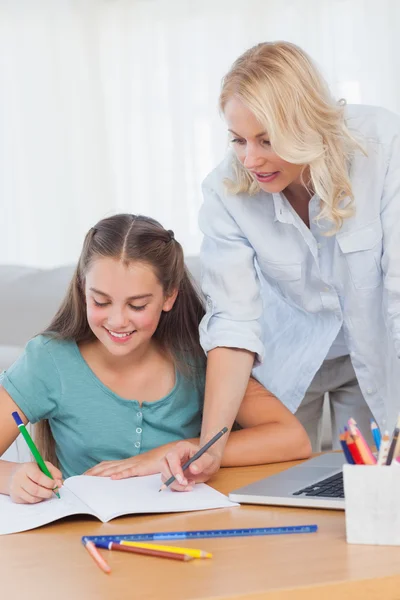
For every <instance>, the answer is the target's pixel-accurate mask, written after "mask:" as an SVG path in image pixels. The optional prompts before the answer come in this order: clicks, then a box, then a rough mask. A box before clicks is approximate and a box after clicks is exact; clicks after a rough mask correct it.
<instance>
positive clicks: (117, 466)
mask: <svg viewBox="0 0 400 600" xmlns="http://www.w3.org/2000/svg"><path fill="white" fill-rule="evenodd" d="M161 457H162V453H160V449H159V448H156V449H155V450H150V451H149V452H145V453H144V454H138V455H137V456H132V457H131V458H125V459H124V460H105V461H103V462H101V463H99V464H98V465H96V466H95V467H92V468H91V469H89V470H88V471H86V473H84V474H85V475H92V476H94V477H111V479H126V478H127V477H139V476H140V475H153V474H154V473H160V470H161V469H160V460H161Z"/></svg>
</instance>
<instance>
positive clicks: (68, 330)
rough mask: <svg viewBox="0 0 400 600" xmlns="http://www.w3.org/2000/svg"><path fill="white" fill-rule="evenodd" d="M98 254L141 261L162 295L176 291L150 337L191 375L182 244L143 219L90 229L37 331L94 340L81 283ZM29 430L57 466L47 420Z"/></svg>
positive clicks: (194, 365)
mask: <svg viewBox="0 0 400 600" xmlns="http://www.w3.org/2000/svg"><path fill="white" fill-rule="evenodd" d="M99 258H114V259H117V260H120V261H122V262H123V263H124V264H126V265H128V264H129V263H130V262H132V261H140V262H143V263H147V264H149V265H150V266H151V267H152V268H153V270H154V273H155V275H156V277H157V278H158V280H159V282H160V283H161V285H162V287H163V290H164V294H165V295H166V296H168V295H171V294H172V293H173V292H174V290H178V295H177V298H176V300H175V303H174V306H173V308H172V309H171V310H170V311H169V312H163V313H161V317H160V321H159V323H158V326H157V329H156V331H155V333H154V339H156V340H157V342H158V343H159V345H160V346H161V347H162V349H163V350H164V351H165V352H166V353H168V354H169V355H170V356H171V357H172V359H173V360H174V362H175V364H176V365H177V368H178V369H179V370H180V371H181V372H183V373H184V374H185V375H187V376H191V377H194V378H195V379H196V378H197V375H198V374H199V373H200V372H201V371H202V369H203V368H204V363H205V355H204V352H203V350H202V348H201V346H200V340H199V333H198V327H199V323H200V321H201V319H202V317H203V315H204V308H203V304H202V302H201V300H200V296H199V294H198V292H197V291H196V289H195V287H194V285H193V283H192V280H191V277H190V275H189V273H188V270H187V268H186V266H185V262H184V256H183V250H182V246H181V245H180V244H179V242H177V241H176V239H175V237H174V234H173V232H172V231H170V230H166V229H164V227H162V225H160V223H158V222H157V221H155V220H154V219H150V218H149V217H144V216H140V215H139V216H136V215H130V214H119V215H114V216H112V217H108V218H106V219H103V220H101V221H99V223H97V225H95V226H94V227H92V229H90V231H89V232H88V233H87V235H86V237H85V241H84V243H83V248H82V252H81V256H80V258H79V262H78V265H77V267H76V269H75V272H74V275H73V277H72V280H71V282H70V284H69V288H68V290H67V293H66V296H65V298H64V300H63V302H62V304H61V306H60V308H59V310H58V312H57V314H56V315H55V317H54V318H53V320H52V321H51V323H50V325H49V326H48V327H47V329H46V330H45V331H44V332H43V334H44V335H49V336H52V337H55V338H58V339H62V340H74V341H75V342H76V343H78V344H79V343H81V342H87V341H90V340H94V339H95V335H94V333H93V332H92V330H91V329H90V327H89V324H88V321H87V317H86V302H85V294H84V285H85V277H86V274H87V272H88V270H89V269H90V267H91V265H92V263H93V262H94V261H95V260H96V259H99ZM35 428H36V433H35V436H36V439H37V443H38V447H39V451H40V452H41V453H42V455H43V456H45V457H46V460H50V461H51V462H53V464H57V457H56V455H55V448H54V440H53V436H52V435H51V430H50V426H49V423H48V421H47V420H45V421H41V422H39V423H38V424H37V425H36V426H35Z"/></svg>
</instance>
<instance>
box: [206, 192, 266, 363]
mask: <svg viewBox="0 0 400 600" xmlns="http://www.w3.org/2000/svg"><path fill="white" fill-rule="evenodd" d="M203 194H204V203H203V205H202V207H201V209H200V216H199V224H200V229H201V230H202V232H203V234H204V239H203V243H202V247H201V252H200V259H201V267H202V290H203V292H204V294H205V297H206V315H205V316H204V318H203V320H202V321H201V324H200V341H201V344H202V347H203V349H204V351H205V352H208V351H209V350H212V349H213V348H217V347H221V346H224V347H228V348H242V349H245V350H249V351H251V352H254V353H256V360H257V362H261V361H262V359H263V355H264V346H263V343H262V341H261V339H260V338H261V335H260V334H261V326H260V317H261V314H262V299H261V295H260V282H259V279H258V275H257V271H256V268H255V266H254V256H255V252H254V249H253V248H252V247H251V245H250V243H249V242H248V240H247V239H246V237H245V235H244V234H243V233H242V231H241V230H240V228H239V227H238V225H237V223H236V222H235V220H234V218H233V217H232V215H231V214H229V212H228V210H227V208H226V206H224V204H223V202H222V200H221V198H220V196H219V195H218V193H217V192H216V191H215V190H214V189H212V187H210V186H209V185H207V184H206V183H205V184H204V185H203Z"/></svg>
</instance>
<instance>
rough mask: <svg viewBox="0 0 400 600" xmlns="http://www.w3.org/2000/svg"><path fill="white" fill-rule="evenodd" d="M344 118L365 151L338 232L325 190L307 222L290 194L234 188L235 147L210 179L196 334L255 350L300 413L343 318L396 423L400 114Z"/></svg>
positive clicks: (372, 395)
mask: <svg viewBox="0 0 400 600" xmlns="http://www.w3.org/2000/svg"><path fill="white" fill-rule="evenodd" d="M346 120H347V125H348V127H349V129H350V131H351V132H352V133H353V134H355V135H356V136H357V138H358V140H359V141H360V142H361V144H362V145H363V147H364V148H365V150H366V152H367V156H364V155H363V154H362V152H360V151H356V153H355V155H354V157H353V158H352V161H351V165H350V177H351V182H352V188H353V193H354V196H355V207H356V212H355V214H354V216H352V217H350V218H348V219H346V220H345V221H344V223H343V225H342V227H341V229H340V230H339V232H338V233H337V234H336V235H334V236H333V237H331V238H329V237H326V236H323V235H321V233H322V232H323V231H324V230H327V229H330V228H331V224H330V223H328V222H327V221H322V222H320V223H319V225H317V224H315V223H313V218H314V217H315V216H316V215H317V214H318V212H319V200H318V198H317V197H314V198H313V199H312V200H311V201H310V205H309V211H310V223H311V225H310V229H309V228H308V227H307V226H306V225H305V223H304V222H303V221H302V219H301V218H300V217H299V216H298V214H297V213H296V211H295V210H294V209H293V208H292V207H291V205H290V203H289V202H288V201H287V200H286V198H285V197H284V195H283V194H269V193H267V192H264V191H259V192H258V193H257V194H256V195H254V196H249V195H247V194H237V195H231V194H229V193H228V192H227V190H226V188H225V186H224V180H225V179H226V178H230V179H234V174H233V170H232V153H231V152H228V155H227V157H226V159H225V160H224V161H223V162H222V163H221V164H220V165H219V166H218V167H217V168H216V169H215V170H214V171H213V172H212V173H211V174H210V175H209V176H208V177H207V178H206V180H205V182H204V184H203V191H204V203H203V206H202V208H201V211H200V227H201V229H202V231H203V233H204V241H203V244H202V249H201V261H202V289H203V291H204V293H205V295H206V298H207V313H206V315H205V317H204V319H203V320H202V322H201V325H200V336H201V342H202V345H203V348H204V349H205V351H209V350H211V349H212V348H215V347H218V346H227V347H231V348H244V349H247V350H250V351H253V352H255V353H256V354H257V356H258V362H257V364H256V366H255V368H254V372H253V374H254V375H255V377H257V379H259V380H260V381H261V383H263V385H264V386H265V387H267V388H268V389H270V390H271V391H272V392H273V393H274V394H275V395H276V396H277V397H278V398H280V399H281V400H282V402H284V403H285V404H286V406H287V407H288V408H289V409H291V410H292V411H293V412H294V411H295V410H296V409H297V408H298V406H299V404H300V402H301V400H302V399H303V397H304V395H305V393H306V391H307V388H308V386H309V385H310V383H311V380H312V379H313V377H314V375H315V373H316V372H317V370H318V369H319V367H320V366H321V364H322V362H323V361H324V359H325V358H326V356H327V354H328V351H329V349H330V348H331V346H332V343H333V342H334V340H336V338H337V336H338V334H339V332H340V330H341V328H342V332H341V335H343V337H344V343H345V346H346V347H347V349H348V353H349V354H350V357H351V360H352V363H353V366H354V369H355V372H356V375H357V379H358V381H359V384H360V388H361V391H362V393H363V395H364V396H365V399H366V401H367V403H368V405H369V407H370V408H371V410H372V412H373V414H374V416H375V418H376V419H377V421H378V424H379V425H380V427H384V428H389V429H390V428H391V427H392V426H393V424H394V422H395V420H396V418H397V413H398V412H399V410H400V362H399V358H400V117H398V116H397V115H394V114H393V113H391V112H389V111H387V110H385V109H382V108H376V107H368V106H347V107H346ZM320 227H322V229H320ZM340 337H341V336H339V338H338V339H339V340H340Z"/></svg>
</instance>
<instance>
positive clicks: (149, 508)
mask: <svg viewBox="0 0 400 600" xmlns="http://www.w3.org/2000/svg"><path fill="white" fill-rule="evenodd" d="M67 485H68V489H69V490H71V491H72V492H73V493H74V494H76V495H77V496H78V497H79V498H80V499H81V500H82V501H83V502H85V504H87V505H88V506H90V508H91V509H92V510H93V514H95V515H96V516H97V517H99V518H100V519H101V520H102V521H109V520H110V519H113V518H114V517H117V516H119V515H125V514H131V513H163V512H185V511H192V510H206V509H209V508H224V507H231V506H236V504H235V503H234V502H231V501H230V500H228V498H227V497H226V496H224V495H223V494H221V493H220V492H217V491H216V490H214V489H213V488H211V487H210V486H208V485H206V484H205V483H200V484H198V485H196V486H195V487H194V490H193V491H192V492H173V491H171V490H169V489H167V490H164V491H163V492H159V491H158V490H159V489H160V485H161V478H160V475H159V474H156V475H147V476H145V477H130V478H129V479H120V480H112V479H109V478H105V477H89V476H87V475H80V476H78V477H71V478H70V479H68V481H67Z"/></svg>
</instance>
